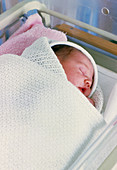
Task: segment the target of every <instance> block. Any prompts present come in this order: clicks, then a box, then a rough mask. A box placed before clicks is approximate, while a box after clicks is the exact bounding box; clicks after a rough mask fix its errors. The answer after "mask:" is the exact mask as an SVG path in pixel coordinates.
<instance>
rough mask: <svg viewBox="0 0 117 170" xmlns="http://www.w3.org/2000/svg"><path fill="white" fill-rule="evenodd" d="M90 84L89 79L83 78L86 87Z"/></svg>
mask: <svg viewBox="0 0 117 170" xmlns="http://www.w3.org/2000/svg"><path fill="white" fill-rule="evenodd" d="M91 84H92V82H91V80H89V79H85V80H84V85H85V87H86V88H90V87H91Z"/></svg>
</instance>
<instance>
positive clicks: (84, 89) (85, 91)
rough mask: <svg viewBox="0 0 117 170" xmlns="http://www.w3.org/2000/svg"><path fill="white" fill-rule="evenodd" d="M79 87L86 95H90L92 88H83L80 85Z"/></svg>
mask: <svg viewBox="0 0 117 170" xmlns="http://www.w3.org/2000/svg"><path fill="white" fill-rule="evenodd" d="M78 89H79V90H80V91H81V93H83V94H84V95H85V96H86V97H88V96H89V94H90V92H91V89H86V88H81V87H78Z"/></svg>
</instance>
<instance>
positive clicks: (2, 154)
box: [0, 37, 105, 170]
mask: <svg viewBox="0 0 117 170" xmlns="http://www.w3.org/2000/svg"><path fill="white" fill-rule="evenodd" d="M0 80H1V81H0V88H1V90H0V110H1V112H0V169H1V170H13V169H15V170H37V169H39V170H60V169H67V168H68V167H69V166H70V165H71V164H72V163H73V161H75V159H76V158H77V157H78V156H79V155H80V154H81V152H83V151H84V150H85V149H86V148H87V147H88V145H89V144H91V142H92V141H93V140H94V139H95V138H96V136H97V135H99V134H100V132H101V131H102V129H103V128H104V126H105V122H104V120H103V118H102V116H101V115H100V114H99V113H98V111H97V110H96V109H95V108H94V107H93V106H92V105H91V104H90V103H89V101H88V100H87V99H86V97H85V96H84V95H83V94H82V93H81V92H80V91H79V90H78V89H77V88H76V87H75V86H73V85H72V84H71V83H70V82H68V80H67V78H66V75H65V73H64V71H63V69H62V66H61V65H60V63H59V61H58V59H57V57H56V55H55V54H54V52H53V51H52V50H51V48H50V46H49V43H48V39H47V38H45V37H43V38H40V39H38V40H36V41H35V42H34V43H33V44H32V45H31V46H30V47H28V48H27V49H25V51H24V52H23V54H22V56H17V55H11V54H5V55H2V56H1V57H0Z"/></svg>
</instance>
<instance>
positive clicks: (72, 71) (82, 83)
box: [61, 50, 94, 96]
mask: <svg viewBox="0 0 117 170" xmlns="http://www.w3.org/2000/svg"><path fill="white" fill-rule="evenodd" d="M61 64H62V66H63V69H64V70H65V73H66V75H67V79H68V80H69V81H70V82H71V83H72V84H73V85H75V86H76V87H77V88H78V89H79V90H80V91H81V92H82V93H83V94H84V95H85V96H89V94H90V92H91V85H92V83H93V75H94V70H93V65H92V64H91V62H90V60H89V59H88V58H87V57H86V56H85V55H84V54H83V53H81V52H80V51H78V50H74V51H72V52H71V53H70V54H69V55H68V57H66V58H65V59H64V60H62V61H61Z"/></svg>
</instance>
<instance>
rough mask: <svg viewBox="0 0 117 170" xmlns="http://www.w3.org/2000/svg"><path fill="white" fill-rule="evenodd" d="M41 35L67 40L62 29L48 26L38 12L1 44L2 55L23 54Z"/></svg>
mask: <svg viewBox="0 0 117 170" xmlns="http://www.w3.org/2000/svg"><path fill="white" fill-rule="evenodd" d="M40 37H47V38H49V39H52V40H58V41H67V38H66V35H65V34H64V33H62V32H60V31H57V30H54V29H50V28H46V27H45V26H44V25H43V23H42V19H41V17H40V16H39V15H38V14H34V15H31V16H30V17H29V18H28V20H27V21H26V23H25V24H23V25H22V26H21V27H20V28H19V29H18V30H17V31H16V32H15V33H14V34H13V35H12V36H11V37H10V38H9V39H8V40H7V41H6V42H5V43H3V44H2V45H1V46H0V55H2V54H17V55H21V54H22V52H23V51H24V49H25V48H27V47H29V46H30V45H31V44H32V43H33V42H34V41H35V40H37V39H38V38H40Z"/></svg>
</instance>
